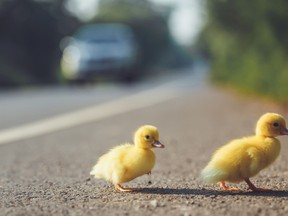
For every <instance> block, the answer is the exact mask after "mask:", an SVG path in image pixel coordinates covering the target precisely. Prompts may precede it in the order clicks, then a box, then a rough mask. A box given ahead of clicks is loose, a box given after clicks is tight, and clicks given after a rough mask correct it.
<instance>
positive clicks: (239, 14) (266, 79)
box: [201, 0, 288, 102]
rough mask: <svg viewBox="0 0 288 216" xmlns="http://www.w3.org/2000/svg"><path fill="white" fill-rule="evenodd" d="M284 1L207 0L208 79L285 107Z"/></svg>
mask: <svg viewBox="0 0 288 216" xmlns="http://www.w3.org/2000/svg"><path fill="white" fill-rule="evenodd" d="M287 8H288V1H286V0H276V1H270V0H255V1H250V0H225V1H224V0H221V1H220V0H207V9H208V16H209V17H208V23H207V26H206V28H205V29H204V31H203V33H202V37H201V43H202V48H204V49H205V50H206V51H208V53H209V55H210V57H211V61H212V78H213V79H214V80H215V81H216V82H219V83H222V84H225V85H231V86H234V87H236V88H238V89H241V90H242V91H245V92H248V93H253V94H254V93H256V94H262V95H264V96H267V97H271V98H276V99H277V100H280V101H285V102H288V97H287V94H288V85H287V83H288V61H287V58H288V13H287Z"/></svg>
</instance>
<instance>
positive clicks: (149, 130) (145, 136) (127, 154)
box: [90, 125, 164, 192]
mask: <svg viewBox="0 0 288 216" xmlns="http://www.w3.org/2000/svg"><path fill="white" fill-rule="evenodd" d="M134 143H135V145H133V144H129V143H127V144H122V145H120V146H116V147H114V148H112V149H111V150H110V151H109V152H108V153H106V154H104V155H103V156H101V157H100V158H99V160H98V162H97V163H96V165H95V166H94V167H93V168H92V171H91V172H90V175H94V176H95V178H100V179H104V180H106V181H109V182H111V183H113V184H114V186H115V188H116V189H118V190H120V191H124V192H129V191H133V189H132V188H124V187H122V186H121V185H120V184H121V183H124V182H128V181H131V180H133V179H135V178H137V177H139V176H142V175H144V174H148V175H150V174H151V170H152V168H153V167H154V164H155V160H156V157H155V154H154V152H153V150H152V148H164V145H163V144H162V143H161V142H160V141H159V132H158V129H157V128H156V127H154V126H152V125H144V126H142V127H140V128H139V129H138V130H137V131H136V132H135V134H134Z"/></svg>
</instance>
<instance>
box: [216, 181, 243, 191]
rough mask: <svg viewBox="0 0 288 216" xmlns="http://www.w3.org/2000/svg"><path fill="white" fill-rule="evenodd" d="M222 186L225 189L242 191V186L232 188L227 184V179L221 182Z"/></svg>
mask: <svg viewBox="0 0 288 216" xmlns="http://www.w3.org/2000/svg"><path fill="white" fill-rule="evenodd" d="M220 187H221V188H222V189H223V190H225V191H241V189H240V188H230V187H228V186H227V185H226V184H225V181H221V182H220Z"/></svg>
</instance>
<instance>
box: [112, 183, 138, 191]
mask: <svg viewBox="0 0 288 216" xmlns="http://www.w3.org/2000/svg"><path fill="white" fill-rule="evenodd" d="M114 186H115V188H116V189H117V190H120V191H122V192H132V191H134V190H133V189H132V188H124V187H122V186H121V185H120V184H115V185H114Z"/></svg>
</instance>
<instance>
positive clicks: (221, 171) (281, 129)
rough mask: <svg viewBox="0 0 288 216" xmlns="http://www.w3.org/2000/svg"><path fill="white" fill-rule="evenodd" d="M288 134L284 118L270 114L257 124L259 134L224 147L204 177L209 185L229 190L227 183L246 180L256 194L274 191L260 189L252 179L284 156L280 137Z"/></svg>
mask: <svg viewBox="0 0 288 216" xmlns="http://www.w3.org/2000/svg"><path fill="white" fill-rule="evenodd" d="M280 135H288V129H287V128H286V122H285V120H284V118H283V116H281V115H279V114H276V113H266V114H264V115H262V116H261V117H260V119H259V120H258V122H257V124H256V135H255V136H250V137H244V138H241V139H236V140H233V141H231V142H229V143H228V144H226V145H224V146H222V147H220V148H219V149H218V150H217V151H216V152H215V153H214V155H213V156H212V159H211V160H210V162H209V163H208V165H207V166H206V167H205V168H204V169H203V170H202V172H201V177H202V179H203V180H204V181H205V182H207V183H217V182H218V183H220V187H221V188H222V189H224V190H226V191H237V190H240V189H239V188H229V187H228V186H226V184H225V182H226V181H227V182H231V183H239V182H241V181H245V182H246V183H247V184H248V189H250V190H252V191H262V190H270V189H265V188H257V187H256V186H255V185H254V184H253V183H252V182H251V181H250V178H251V177H253V176H255V175H256V174H258V173H259V172H260V171H261V170H262V169H264V168H266V167H267V166H269V165H270V164H272V163H273V162H274V161H275V159H276V158H277V157H278V155H279V153H280V147H281V146H280V142H279V140H278V139H276V138H275V137H276V136H280Z"/></svg>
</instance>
